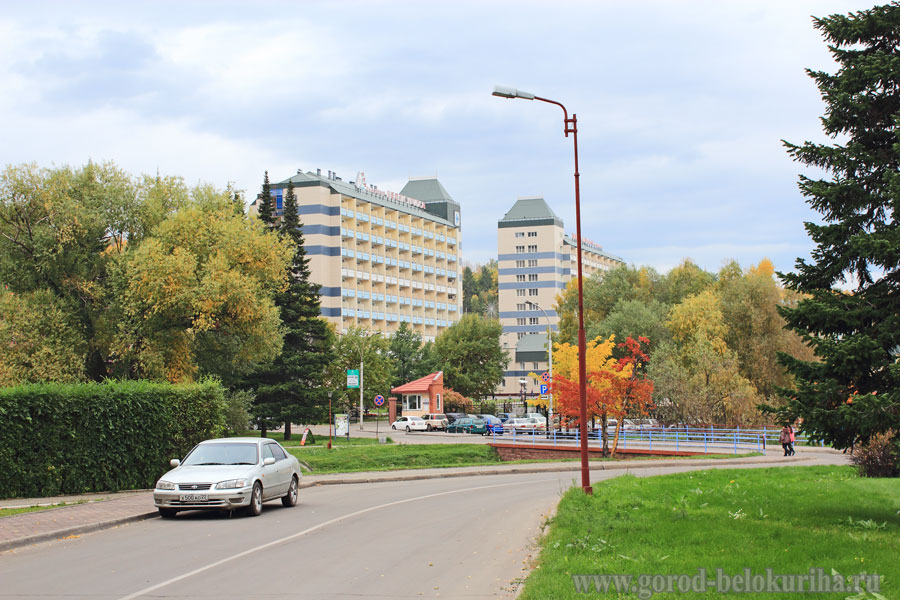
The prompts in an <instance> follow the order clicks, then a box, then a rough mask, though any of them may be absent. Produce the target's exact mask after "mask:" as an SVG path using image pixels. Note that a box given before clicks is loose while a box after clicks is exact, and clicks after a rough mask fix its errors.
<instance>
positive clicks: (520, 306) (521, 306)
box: [516, 302, 527, 310]
mask: <svg viewBox="0 0 900 600" xmlns="http://www.w3.org/2000/svg"><path fill="white" fill-rule="evenodd" d="M525 306H526V303H525V302H520V303H519V304H516V310H527V309H526V308H525Z"/></svg>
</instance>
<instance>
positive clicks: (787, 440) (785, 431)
mask: <svg viewBox="0 0 900 600" xmlns="http://www.w3.org/2000/svg"><path fill="white" fill-rule="evenodd" d="M778 441H779V442H781V447H782V448H783V449H784V455H785V456H789V455H790V453H791V452H793V450H792V449H791V428H790V427H788V426H787V425H785V426H784V427H782V428H781V435H780V436H779V437H778Z"/></svg>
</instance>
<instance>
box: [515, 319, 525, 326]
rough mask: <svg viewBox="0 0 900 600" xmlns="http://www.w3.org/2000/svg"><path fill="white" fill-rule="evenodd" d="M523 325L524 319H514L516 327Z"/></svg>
mask: <svg viewBox="0 0 900 600" xmlns="http://www.w3.org/2000/svg"><path fill="white" fill-rule="evenodd" d="M524 324H525V317H519V318H518V319H516V325H524Z"/></svg>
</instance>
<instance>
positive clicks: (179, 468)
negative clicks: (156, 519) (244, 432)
mask: <svg viewBox="0 0 900 600" xmlns="http://www.w3.org/2000/svg"><path fill="white" fill-rule="evenodd" d="M169 464H171V465H172V467H174V468H173V469H172V470H171V471H168V472H167V473H166V474H165V475H163V476H162V477H160V478H159V481H157V482H156V486H155V489H154V490H153V503H154V504H155V505H156V508H157V510H159V514H160V516H161V517H163V518H166V519H171V518H172V517H174V516H175V515H176V514H177V513H178V512H179V511H182V510H234V509H238V508H241V509H244V510H245V511H246V512H247V514H249V515H250V516H254V517H255V516H258V515H259V514H260V513H261V512H262V505H263V502H268V501H269V500H276V499H278V498H280V499H281V502H282V504H284V505H285V506H296V505H297V501H298V499H299V497H300V479H301V478H302V477H303V475H302V473H301V472H300V462H299V461H298V460H297V458H296V457H294V456H293V455H292V454H288V453H287V452H285V451H284V448H282V447H281V445H280V444H279V443H278V442H276V441H274V440H270V439H268V438H262V439H260V438H224V439H216V440H206V441H204V442H200V443H199V444H197V445H196V446H194V447H193V449H191V451H190V452H188V454H187V456H185V457H184V461H180V460H179V459H177V458H173V459H172V460H171V461H170V463H169Z"/></svg>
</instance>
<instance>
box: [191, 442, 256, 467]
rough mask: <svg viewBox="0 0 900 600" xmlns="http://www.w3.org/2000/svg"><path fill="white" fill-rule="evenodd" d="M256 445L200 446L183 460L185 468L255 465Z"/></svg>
mask: <svg viewBox="0 0 900 600" xmlns="http://www.w3.org/2000/svg"><path fill="white" fill-rule="evenodd" d="M258 461H259V459H258V458H257V455H256V444H248V443H240V444H200V445H198V446H196V447H195V448H194V449H193V450H192V451H191V453H190V454H188V455H187V456H186V457H185V459H184V463H183V464H184V465H186V466H204V465H255V464H256V463H257V462H258Z"/></svg>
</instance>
